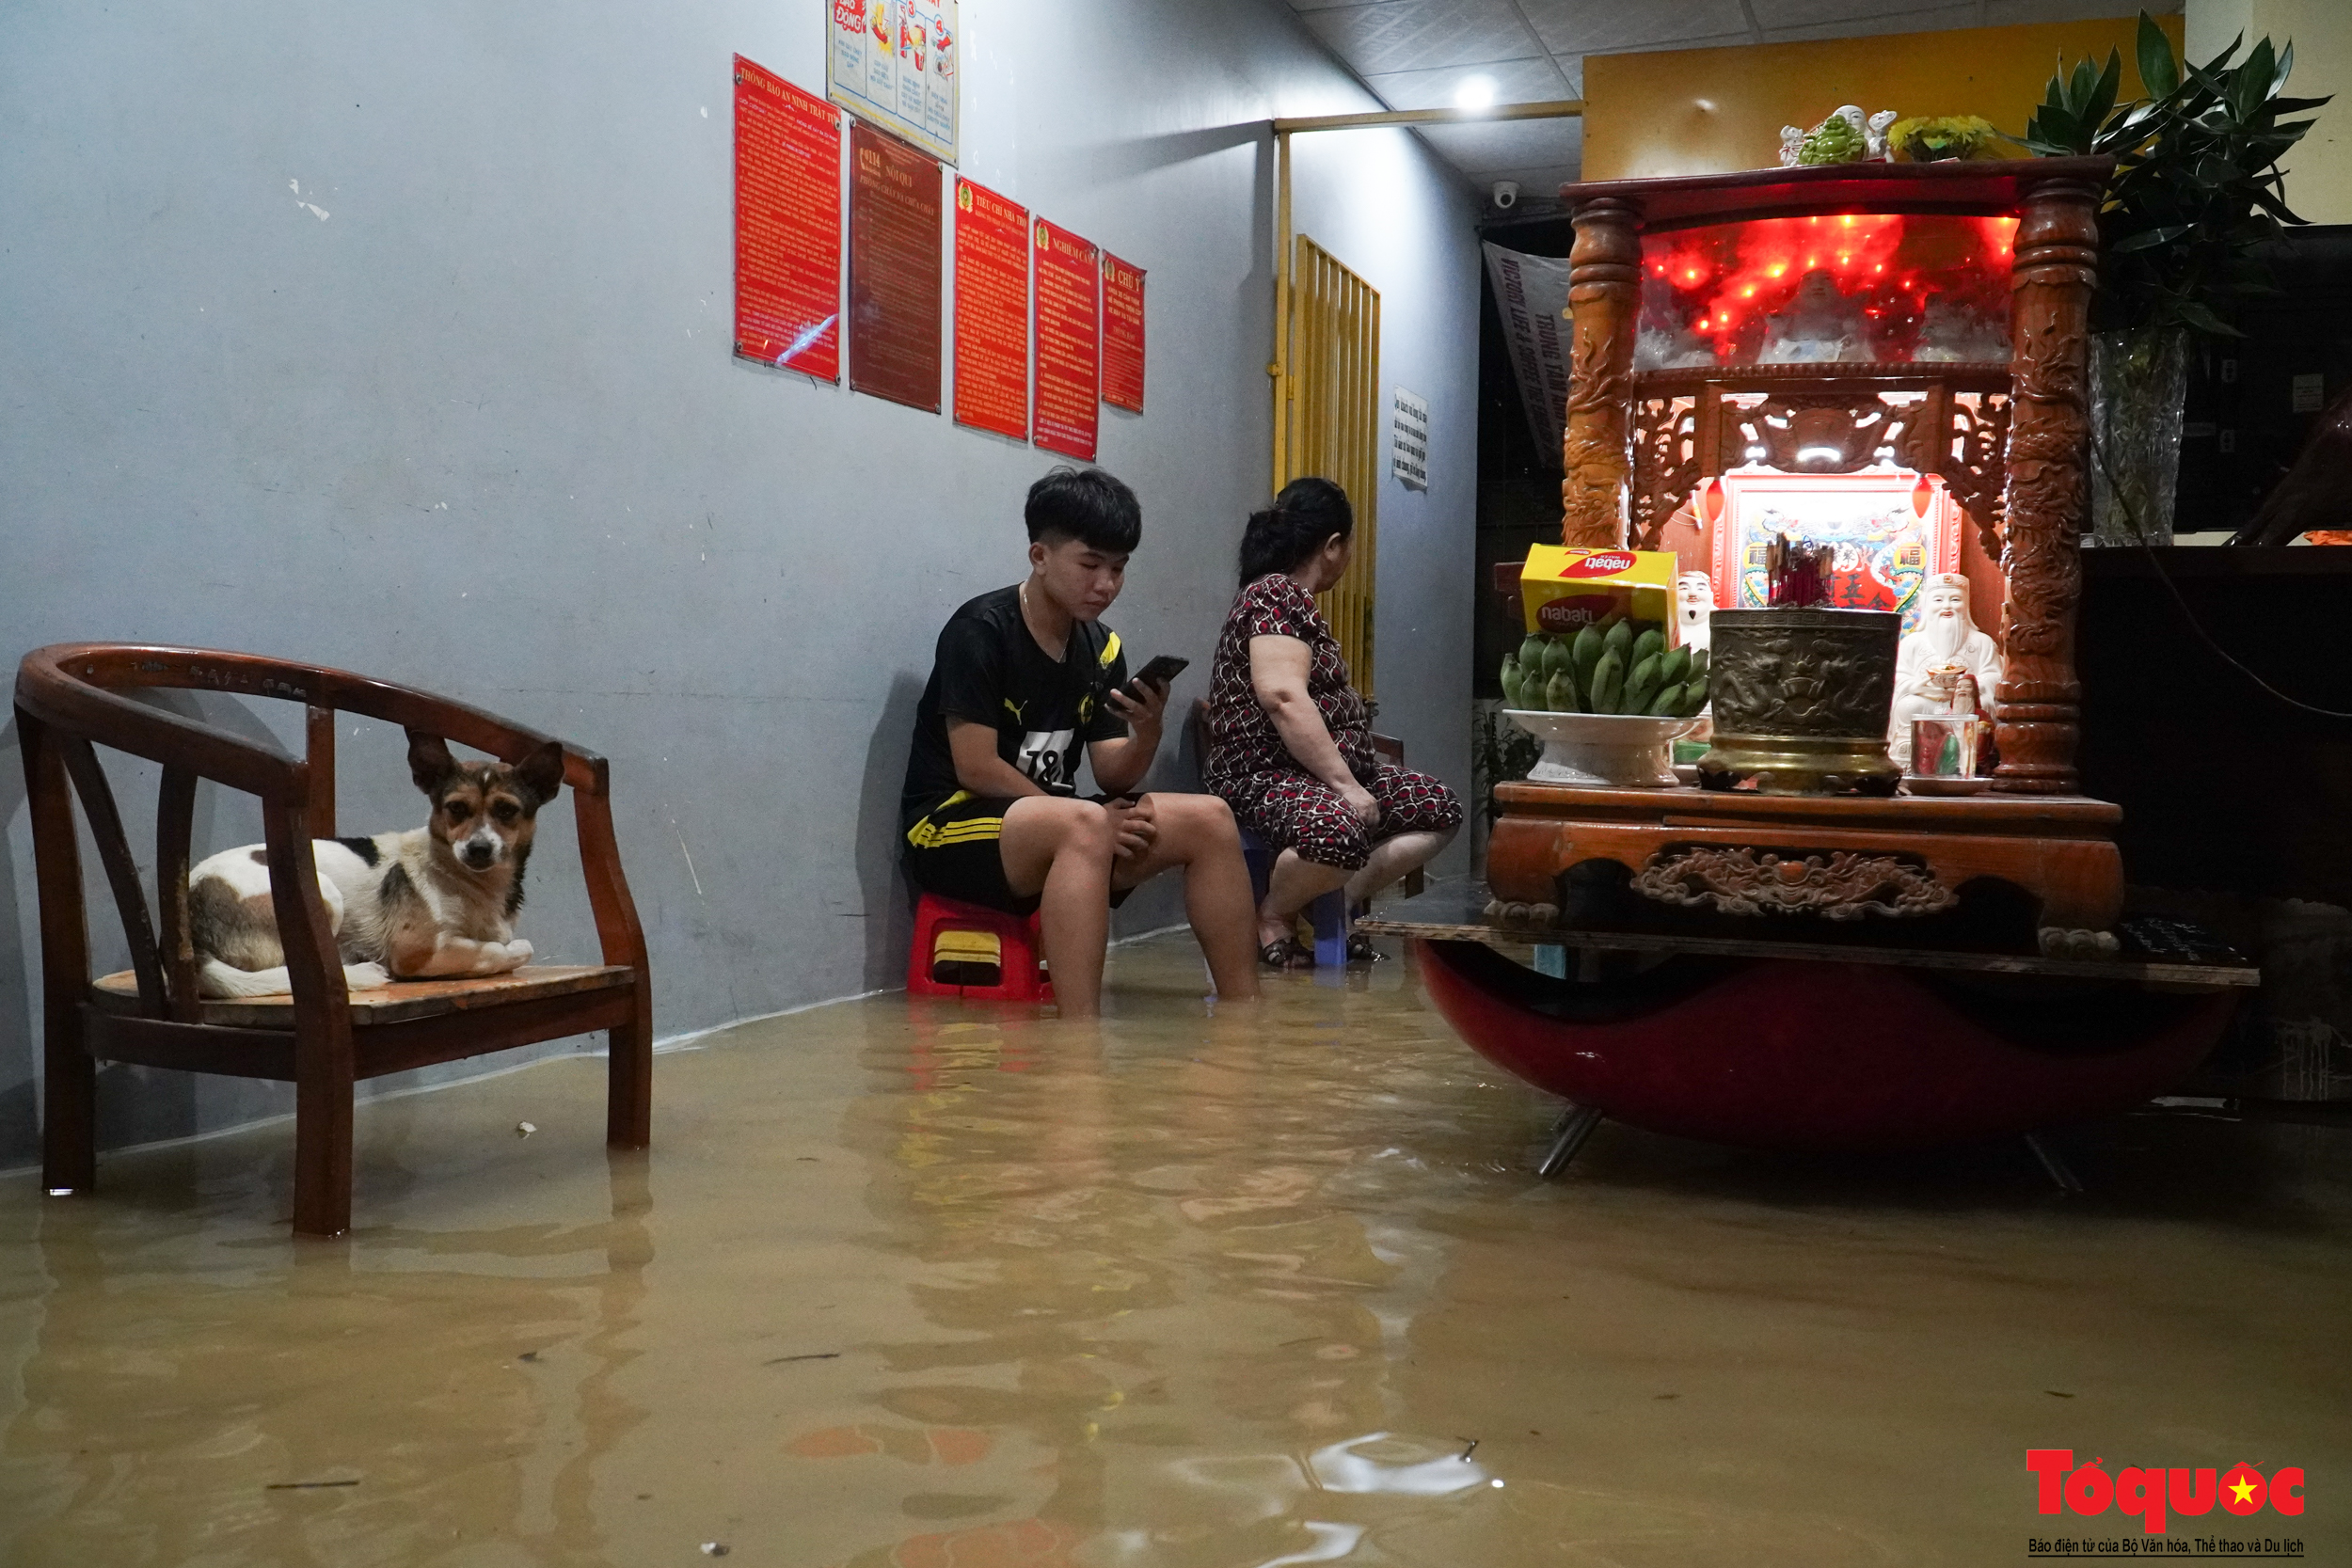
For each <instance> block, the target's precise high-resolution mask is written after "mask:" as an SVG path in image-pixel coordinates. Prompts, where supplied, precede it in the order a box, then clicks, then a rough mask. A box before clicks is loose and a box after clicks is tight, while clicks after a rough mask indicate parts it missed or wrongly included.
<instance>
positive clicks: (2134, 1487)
mask: <svg viewBox="0 0 2352 1568" xmlns="http://www.w3.org/2000/svg"><path fill="white" fill-rule="evenodd" d="M2105 1464H2106V1461H2105V1460H2104V1459H2093V1460H2092V1461H2091V1462H2090V1464H2088V1465H2076V1464H2075V1463H2074V1449H2026V1469H2028V1470H2030V1471H2032V1472H2033V1476H2034V1506H2035V1508H2036V1509H2037V1510H2038V1511H2039V1512H2041V1513H2058V1511H2059V1510H2060V1509H2061V1508H2062V1509H2064V1510H2065V1511H2066V1512H2067V1513H2079V1514H2084V1515H2086V1516H2088V1515H2091V1514H2098V1513H2106V1511H2107V1510H2108V1509H2109V1508H2116V1509H2120V1510H2122V1512H2123V1513H2128V1514H2131V1515H2133V1516H2135V1517H2137V1519H2138V1520H2139V1525H2140V1528H2141V1529H2142V1530H2143V1531H2144V1532H2146V1533H2147V1534H2150V1535H2162V1534H2163V1533H2164V1532H2165V1525H2166V1522H2167V1521H2168V1520H2169V1519H2171V1518H2173V1517H2174V1516H2176V1515H2177V1516H2181V1517H2187V1518H2195V1517H2197V1516H2198V1515H2201V1514H2205V1513H2212V1512H2213V1511H2214V1509H2215V1508H2216V1507H2219V1508H2220V1509H2221V1510H2222V1511H2223V1512H2224V1513H2234V1514H2236V1515H2238V1516H2239V1517H2241V1518H2243V1517H2244V1516H2245V1515H2247V1514H2249V1513H2261V1512H2262V1511H2263V1510H2264V1509H2265V1508H2268V1509H2270V1510H2271V1511H2272V1512H2273V1513H2283V1514H2288V1515H2290V1516H2292V1515H2294V1514H2297V1513H2302V1512H2303V1468H2302V1466H2301V1465H2281V1466H2280V1467H2279V1468H2278V1469H2276V1470H2273V1471H2271V1472H2270V1474H2269V1475H2268V1476H2265V1475H2264V1474H2263V1473H2262V1472H2261V1471H2260V1470H2257V1469H2255V1468H2254V1466H2252V1465H2249V1464H2246V1463H2245V1462H2243V1461H2240V1462H2239V1463H2238V1464H2236V1465H2232V1466H2231V1467H2230V1468H2229V1469H2227V1470H2222V1471H2218V1472H2217V1471H2215V1470H2213V1469H2210V1468H2207V1469H2181V1468H2176V1469H2169V1470H2168V1469H2166V1468H2165V1467H2163V1466H2162V1465H2150V1466H2147V1467H2145V1468H2143V1467H2142V1466H2140V1465H2125V1466H2123V1468H2122V1469H2121V1470H2118V1471H2116V1472H2115V1474H2113V1475H2112V1476H2110V1475H2108V1474H2107V1472H2106V1470H2105V1469H2104V1468H2102V1466H2103V1465H2105Z"/></svg>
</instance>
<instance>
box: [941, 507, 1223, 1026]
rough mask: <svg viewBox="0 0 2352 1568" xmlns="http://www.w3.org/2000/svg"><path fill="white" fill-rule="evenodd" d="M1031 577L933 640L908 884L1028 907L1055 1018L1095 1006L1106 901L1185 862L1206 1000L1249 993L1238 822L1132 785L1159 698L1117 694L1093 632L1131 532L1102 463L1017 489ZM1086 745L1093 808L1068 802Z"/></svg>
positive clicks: (1100, 634)
mask: <svg viewBox="0 0 2352 1568" xmlns="http://www.w3.org/2000/svg"><path fill="white" fill-rule="evenodd" d="M1023 516H1024V518H1025V521H1026V522H1027V523H1028V527H1029V576H1028V578H1027V579H1026V580H1025V581H1023V582H1021V583H1018V584H1016V585H1014V586H1013V587H1010V588H999V589H997V590H996V591H995V592H993V593H990V594H981V595H980V596H979V597H978V598H977V599H974V600H972V601H971V602H970V603H969V604H966V605H965V606H964V607H963V608H962V609H961V610H957V611H956V612H955V614H954V615H953V616H951V617H949V619H948V622H947V625H946V628H945V629H944V630H942V631H941V632H940V634H939V648H938V652H937V654H936V656H935V657H934V658H933V661H932V666H931V678H930V685H928V686H926V687H925V688H924V689H923V701H922V704H921V705H920V706H918V707H917V708H916V709H915V717H914V751H913V752H912V753H911V754H910V755H909V756H908V758H907V782H906V791H905V794H904V797H903V799H902V800H901V802H900V804H901V811H902V816H903V818H904V821H905V826H906V840H907V855H906V864H907V874H908V875H909V876H910V877H912V878H913V879H914V882H915V885H916V886H918V887H921V888H925V889H928V890H929V891H930V892H932V893H936V894H939V895H943V896H945V897H948V898H961V899H963V900H965V901H966V902H968V903H974V904H984V905H987V906H988V907H990V908H992V909H998V910H1004V911H1009V912H1011V913H1014V914H1026V913H1028V912H1029V911H1032V910H1040V909H1041V911H1042V913H1043V916H1044V919H1043V927H1044V929H1043V932H1042V943H1043V946H1044V949H1045V961H1046V964H1047V967H1048V968H1050V969H1051V970H1052V972H1053V976H1054V994H1055V997H1056V999H1057V1001H1058V1002H1059V1003H1060V1006H1061V1012H1062V1016H1063V1017H1064V1018H1091V1017H1093V1016H1094V1015H1095V1014H1096V1012H1098V1011H1099V1010H1100V1008H1101V1005H1102V992H1103V949H1104V944H1105V943H1106V942H1108V941H1109V938H1110V911H1111V907H1112V906H1113V905H1114V904H1116V903H1118V902H1119V901H1120V899H1122V898H1124V897H1125V896H1126V895H1127V893H1128V892H1129V890H1131V889H1133V888H1134V887H1136V885H1137V884H1138V883H1140V882H1143V881H1145V880H1147V879H1150V878H1152V877H1156V876H1158V875H1159V874H1160V873H1161V872H1163V871H1166V870H1168V869H1170V868H1171V867H1174V866H1179V865H1181V866H1183V867H1184V913H1185V914H1186V916H1188V917H1189V918H1190V920H1191V921H1192V929H1193V935H1194V936H1195V937H1196V938H1197V939H1199V941H1200V950H1201V952H1202V954H1203V955H1205V956H1206V957H1207V958H1208V961H1209V973H1210V974H1211V976H1212V977H1213V978H1214V979H1215V981H1216V989H1217V994H1219V995H1220V996H1225V997H1248V996H1255V995H1257V994H1258V971H1257V951H1256V948H1257V942H1256V933H1257V916H1256V900H1255V898H1254V897H1253V895H1252V894H1251V891H1250V886H1249V869H1248V865H1247V864H1246V863H1244V862H1243V860H1242V854H1241V835H1240V833H1239V832H1238V831H1237V830H1236V829H1235V828H1234V826H1233V814H1232V810H1231V809H1230V808H1229V807H1227V805H1226V804H1225V802H1224V801H1222V800H1218V799H1217V798H1216V797H1215V796H1213V795H1171V794H1166V793H1154V794H1151V795H1146V796H1143V797H1141V798H1140V799H1137V798H1135V797H1133V796H1132V795H1130V793H1129V792H1130V791H1132V790H1133V789H1135V788H1136V785H1138V784H1141V783H1142V782H1143V777H1144V775H1145V774H1146V773H1148V772H1149V771H1150V770H1151V768H1152V755H1153V753H1155V752H1158V751H1159V749H1160V727H1161V717H1162V714H1163V711H1164V710H1165V709H1166V707H1167V705H1168V689H1167V687H1165V686H1161V685H1153V684H1149V683H1137V684H1136V686H1135V687H1134V688H1132V689H1129V688H1128V682H1127V660H1126V657H1125V656H1124V655H1123V654H1121V653H1120V647H1119V635H1118V634H1117V633H1116V632H1113V631H1112V630H1110V629H1109V628H1108V627H1106V626H1103V625H1102V624H1101V621H1100V617H1101V615H1102V613H1103V612H1104V610H1108V609H1109V608H1110V607H1111V601H1112V600H1114V599H1116V598H1118V597H1119V590H1120V585H1121V583H1122V582H1123V580H1124V578H1125V576H1126V571H1127V557H1128V556H1129V554H1130V553H1132V552H1133V551H1134V549H1135V547H1136V541H1137V540H1138V539H1139V538H1141V537H1142V534H1143V513H1142V509H1141V507H1139V506H1138V505H1137V504H1136V496H1135V492H1134V491H1132V490H1130V489H1128V488H1127V486H1126V485H1124V484H1122V483H1120V482H1119V481H1118V480H1116V479H1114V478H1112V477H1111V476H1110V475H1109V474H1106V473H1104V472H1103V471H1102V470H1101V469H1099V468H1088V469H1083V470H1080V469H1073V468H1057V469H1055V470H1054V471H1053V472H1052V473H1049V474H1047V475H1046V476H1045V477H1044V478H1043V479H1041V480H1039V481H1038V482H1037V483H1035V484H1033V485H1031V486H1030V487H1029V499H1028V502H1027V504H1026V505H1025V507H1024V508H1023ZM1081 742H1084V743H1085V745H1086V750H1087V760H1088V762H1089V763H1090V764H1091V765H1092V767H1093V768H1094V782H1095V784H1097V785H1098V786H1099V787H1100V788H1101V789H1102V791H1103V797H1107V799H1104V798H1102V797H1098V798H1097V799H1095V800H1082V799H1080V798H1079V796H1078V793H1077V774H1078V747H1079V744H1080V743H1081Z"/></svg>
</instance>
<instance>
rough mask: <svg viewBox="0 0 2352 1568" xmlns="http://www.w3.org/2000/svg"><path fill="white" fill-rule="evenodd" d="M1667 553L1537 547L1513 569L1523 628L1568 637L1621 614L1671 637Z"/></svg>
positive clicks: (1673, 566) (1672, 560)
mask: <svg viewBox="0 0 2352 1568" xmlns="http://www.w3.org/2000/svg"><path fill="white" fill-rule="evenodd" d="M1676 571H1677V561H1676V556H1675V553H1674V551H1672V550H1585V549H1571V548H1566V547H1565V546H1559V545H1537V546H1534V547H1533V548H1531V549H1530V550H1529V551H1528V552H1527V564H1526V565H1524V566H1522V567H1521V568H1520V569H1519V598H1520V602H1521V603H1523V604H1524V605H1525V606H1526V608H1527V629H1528V630H1529V631H1531V632H1549V633H1550V634H1551V635H1552V636H1554V637H1562V636H1565V637H1573V636H1575V635H1576V634H1577V632H1578V631H1579V630H1581V628H1583V627H1585V626H1596V625H1597V624H1599V623H1600V622H1602V621H1605V620H1607V619H1608V618H1609V617H1610V616H1611V615H1613V614H1616V613H1619V612H1623V614H1624V615H1625V618H1626V619H1627V620H1629V621H1647V622H1651V623H1653V624H1655V625H1657V626H1662V627H1664V628H1665V632H1666V635H1667V636H1668V637H1669V638H1671V637H1673V636H1674V635H1675V621H1676V617H1675V573H1676Z"/></svg>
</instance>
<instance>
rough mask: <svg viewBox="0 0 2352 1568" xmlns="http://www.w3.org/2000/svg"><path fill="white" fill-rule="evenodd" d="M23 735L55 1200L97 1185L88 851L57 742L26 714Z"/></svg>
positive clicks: (45, 1167)
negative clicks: (85, 1016)
mask: <svg viewBox="0 0 2352 1568" xmlns="http://www.w3.org/2000/svg"><path fill="white" fill-rule="evenodd" d="M16 735H17V745H18V748H19V750H20V751H21V752H23V754H24V793H25V800H26V805H27V808H28V815H29V816H30V817H31V820H32V829H33V876H34V881H35V884H36V885H37V887H38V888H39V890H40V976H41V1094H40V1112H41V1115H40V1180H41V1185H42V1187H43V1188H45V1189H46V1190H48V1191H50V1192H53V1193H64V1192H76V1193H79V1192H87V1191H88V1190H89V1189H90V1188H91V1187H93V1186H95V1185H96V1184H97V1180H98V1064H97V1063H95V1062H93V1061H91V1060H90V1058H89V1053H88V1051H87V1049H85V1047H84V1044H83V1039H82V993H83V990H85V989H86V988H87V986H88V985H89V929H88V927H87V924H86V923H85V920H84V916H83V912H82V850H81V841H80V839H79V838H78V837H77V836H76V834H75V832H74V829H73V796H72V788H71V786H69V785H68V784H67V782H66V768H65V753H64V752H63V751H61V750H60V749H59V747H58V744H57V737H56V736H55V735H54V734H52V733H51V731H50V729H49V726H48V725H46V724H44V723H42V722H41V721H40V720H38V719H36V718H34V717H33V716H32V715H31V714H29V713H27V712H25V711H24V709H23V708H21V707H20V708H18V709H17V710H16Z"/></svg>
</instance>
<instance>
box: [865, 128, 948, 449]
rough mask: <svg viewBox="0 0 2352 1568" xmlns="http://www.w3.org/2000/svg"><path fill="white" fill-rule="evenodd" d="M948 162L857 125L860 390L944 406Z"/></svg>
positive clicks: (934, 409)
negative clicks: (942, 169)
mask: <svg viewBox="0 0 2352 1568" xmlns="http://www.w3.org/2000/svg"><path fill="white" fill-rule="evenodd" d="M939 206H940V203H939V160H937V159H936V158H932V157H930V156H928V155H927V154H925V153H921V152H917V151H916V150H914V148H912V147H909V146H908V145H907V144H906V143H904V142H902V141H900V140H899V139H898V137H896V136H890V135H883V134H882V132H880V131H877V130H875V129H874V128H873V127H872V126H870V125H868V124H866V122H865V121H864V120H862V119H854V118H853V119H851V120H850V389H851V390H852V391H859V392H865V393H866V394H868V395H869V396H872V397H878V398H888V399H889V400H890V401H891V402H893V403H903V404H907V405H909V406H910V407H914V408H922V409H927V410H929V411H930V412H931V413H933V414H936V413H938V412H939V308H940V284H941V278H940V275H941V273H942V271H943V270H944V268H943V266H942V263H941V260H940V241H941V238H942V235H941V232H940V228H941V225H940V217H941V214H940V210H939Z"/></svg>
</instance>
